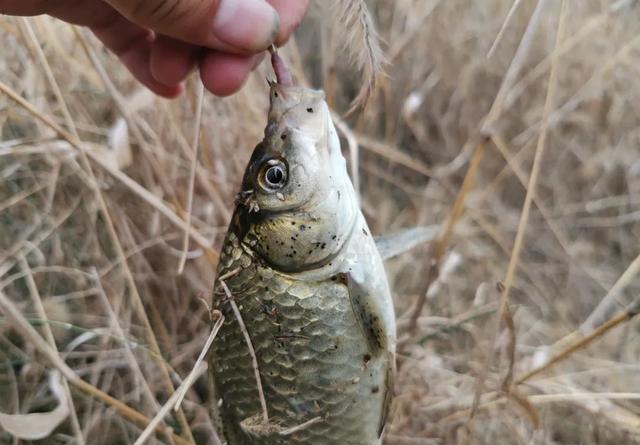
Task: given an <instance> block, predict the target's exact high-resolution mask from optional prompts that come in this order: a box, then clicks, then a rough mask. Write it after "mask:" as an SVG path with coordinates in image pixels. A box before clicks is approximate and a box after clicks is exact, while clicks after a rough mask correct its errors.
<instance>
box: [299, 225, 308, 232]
mask: <svg viewBox="0 0 640 445" xmlns="http://www.w3.org/2000/svg"><path fill="white" fill-rule="evenodd" d="M306 229H307V226H305V225H304V224H300V230H301V231H303V232H304V231H305V230H306Z"/></svg>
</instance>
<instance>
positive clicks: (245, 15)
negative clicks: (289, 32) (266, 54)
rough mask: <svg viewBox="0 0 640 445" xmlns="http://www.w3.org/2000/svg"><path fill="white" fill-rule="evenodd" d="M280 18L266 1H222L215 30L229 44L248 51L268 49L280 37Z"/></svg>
mask: <svg viewBox="0 0 640 445" xmlns="http://www.w3.org/2000/svg"><path fill="white" fill-rule="evenodd" d="M279 28H280V18H279V17H278V13H277V12H276V10H275V9H273V8H272V7H271V5H269V4H268V3H267V2H266V1H264V0H221V1H220V5H219V6H218V10H217V12H216V16H215V18H214V19H213V32H214V34H215V35H216V37H217V38H218V39H220V40H221V41H222V42H224V43H226V44H227V45H230V46H233V47H236V48H238V49H243V50H249V51H256V52H257V51H262V50H264V49H266V48H267V47H268V46H269V45H271V43H273V41H274V40H275V38H276V37H277V36H278V31H279Z"/></svg>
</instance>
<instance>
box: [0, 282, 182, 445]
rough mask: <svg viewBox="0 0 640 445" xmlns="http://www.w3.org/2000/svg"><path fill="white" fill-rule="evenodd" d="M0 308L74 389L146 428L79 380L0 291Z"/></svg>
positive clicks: (144, 420)
mask: <svg viewBox="0 0 640 445" xmlns="http://www.w3.org/2000/svg"><path fill="white" fill-rule="evenodd" d="M0 307H1V308H2V310H3V312H4V313H5V315H6V316H7V318H9V319H10V320H11V321H12V322H13V324H14V327H15V328H16V329H17V330H18V331H19V332H20V334H21V335H22V336H23V337H24V338H25V339H26V340H28V341H29V342H30V343H31V344H32V345H33V347H34V348H35V349H36V350H37V351H38V352H39V353H41V354H42V355H44V356H45V357H46V358H47V360H48V361H49V362H50V363H51V364H52V365H53V366H54V367H55V368H56V369H58V370H59V371H60V372H61V373H62V375H63V376H64V378H65V379H66V380H67V381H68V382H69V383H71V384H72V385H73V386H75V387H76V388H78V389H80V390H81V391H83V392H85V393H86V394H88V395H90V396H92V397H95V398H97V399H99V400H100V401H101V402H103V403H105V404H107V405H109V406H110V407H112V408H113V409H114V410H115V411H116V412H117V413H118V414H119V415H121V416H122V417H124V418H126V419H127V420H129V421H130V422H132V423H134V424H136V425H138V426H141V427H146V426H147V425H148V424H149V422H150V419H148V418H147V417H146V416H144V415H143V414H141V413H139V412H138V411H136V410H134V409H132V408H130V407H128V406H127V405H125V404H124V403H122V402H121V401H119V400H117V399H115V398H113V397H111V396H110V395H108V394H106V393H105V392H103V391H101V390H99V389H98V388H96V387H95V386H93V385H90V384H89V383H87V382H85V381H84V380H82V379H80V378H79V377H78V376H77V375H76V373H75V372H74V371H73V370H72V369H71V368H70V367H69V366H68V365H67V364H66V363H65V362H64V361H63V360H62V359H61V358H60V356H59V355H58V353H57V352H56V351H54V350H53V349H52V348H51V346H49V344H48V343H47V342H46V341H45V340H44V339H43V338H42V337H41V336H40V334H38V332H37V331H36V330H35V329H34V328H33V327H32V326H31V325H30V324H29V322H28V321H27V320H26V319H25V318H24V316H23V315H22V314H21V313H20V310H19V309H18V308H17V307H16V306H15V305H14V304H13V303H12V302H11V301H10V300H9V299H8V298H7V296H6V295H5V294H4V292H2V291H0ZM156 431H158V432H162V433H167V434H171V437H172V439H173V441H174V442H175V443H177V444H178V445H193V442H190V441H187V440H184V439H183V438H182V437H180V436H176V435H174V434H173V433H172V432H171V429H170V428H167V427H164V426H158V427H157V428H156Z"/></svg>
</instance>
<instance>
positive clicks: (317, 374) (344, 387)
mask: <svg viewBox="0 0 640 445" xmlns="http://www.w3.org/2000/svg"><path fill="white" fill-rule="evenodd" d="M226 242H227V244H229V245H230V246H232V248H229V247H228V246H225V248H224V253H223V255H222V257H221V258H220V261H221V264H224V265H225V266H224V267H222V268H221V269H220V271H219V274H220V275H221V276H222V275H224V274H226V273H228V272H231V271H234V270H236V269H237V268H240V271H239V272H238V273H237V274H236V275H233V276H231V277H230V278H228V279H227V280H225V284H226V285H227V286H228V287H229V290H230V291H231V293H232V295H233V296H234V300H235V302H236V304H237V305H238V307H239V308H240V312H241V314H242V318H243V321H244V322H245V324H251V326H252V330H251V332H249V336H250V338H251V341H252V343H253V347H254V349H255V353H256V356H257V358H258V368H259V370H260V374H261V378H262V386H263V390H264V393H265V399H266V402H267V407H268V411H269V416H270V421H271V422H272V423H274V424H276V425H279V426H281V427H283V428H291V427H295V426H297V425H299V424H302V423H303V422H305V421H308V420H310V419H312V418H314V417H316V415H318V414H321V413H322V414H323V415H324V418H325V419H324V420H323V421H322V422H321V423H318V424H316V425H311V426H309V427H307V428H304V429H302V430H301V431H299V432H298V433H295V434H293V435H291V436H280V435H279V434H278V433H272V434H269V435H265V436H264V437H257V436H255V435H252V434H251V433H250V432H245V431H243V430H242V428H241V427H239V425H240V423H241V422H242V421H243V420H245V419H247V418H250V417H252V416H255V415H256V414H260V413H261V412H262V411H261V405H260V400H259V398H258V388H257V384H256V380H255V376H254V372H253V366H252V362H251V355H250V352H249V348H248V346H247V344H246V342H245V340H244V337H243V334H242V331H241V330H240V327H239V325H238V322H237V321H236V319H235V316H234V314H233V311H232V309H231V305H230V304H229V302H228V301H227V300H226V298H225V295H224V291H223V289H222V288H221V287H220V286H218V287H217V288H216V290H215V295H216V297H217V298H216V302H215V304H214V308H215V309H218V310H219V311H221V312H222V314H223V315H224V316H225V320H226V321H225V323H224V324H223V326H222V328H221V329H220V331H219V333H218V337H217V339H216V341H215V342H214V344H213V347H212V353H211V359H210V360H211V366H212V367H214V368H215V369H216V373H215V386H216V397H217V398H221V399H222V404H224V403H225V400H233V409H225V408H226V407H223V409H221V410H220V411H221V413H222V414H221V419H220V420H221V423H222V424H221V427H222V430H223V431H224V434H225V435H228V436H229V437H234V438H236V442H233V444H234V445H235V444H236V443H237V444H247V445H249V444H251V445H253V444H274V445H276V444H298V443H300V444H303V443H304V444H314V445H323V444H327V445H329V444H339V443H340V444H347V445H348V444H361V443H374V442H375V441H376V440H377V438H376V437H375V436H373V437H370V438H369V439H368V440H369V442H363V441H366V440H367V439H366V435H367V434H369V435H372V433H375V429H372V428H371V427H370V424H372V423H376V422H378V420H379V416H380V414H379V404H380V403H379V401H378V400H376V399H371V398H370V397H364V398H363V397H360V393H361V392H363V391H369V392H371V391H372V390H379V388H380V381H381V373H382V372H383V365H384V364H383V363H382V361H380V360H378V361H376V360H371V359H369V360H367V355H368V349H367V345H366V342H365V341H364V339H363V337H362V333H361V332H360V330H359V328H358V326H357V324H356V321H355V318H354V314H353V310H352V308H351V304H350V302H349V298H348V295H347V294H346V292H347V289H346V286H345V285H344V284H342V283H337V282H334V281H328V282H318V283H307V284H306V285H305V286H304V287H305V289H306V290H305V291H304V292H300V291H296V292H295V293H294V292H291V291H290V289H291V290H294V289H296V288H299V287H300V286H301V284H300V283H296V282H295V281H292V280H291V279H290V278H288V277H287V276H286V275H282V274H279V273H277V272H275V271H273V270H272V269H271V268H269V267H265V266H259V265H258V264H257V261H256V259H255V258H252V255H251V254H249V253H247V252H244V253H243V254H241V255H240V256H239V257H237V255H235V252H237V250H238V247H239V242H238V239H237V237H236V236H235V235H231V236H229V237H228V239H227V241H226ZM247 280H250V281H251V282H252V289H254V291H253V292H251V293H246V291H247V289H246V287H247V286H246V284H247ZM258 290H260V291H259V293H260V298H255V294H257V293H258ZM264 302H268V305H265V303H264ZM287 336H288V338H287ZM221 357H224V359H220V358H221ZM241 388H242V390H241ZM247 388H250V390H247ZM363 412H365V413H366V412H369V413H371V415H370V416H362V413H363ZM363 435H364V436H363Z"/></svg>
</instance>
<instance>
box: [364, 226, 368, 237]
mask: <svg viewBox="0 0 640 445" xmlns="http://www.w3.org/2000/svg"><path fill="white" fill-rule="evenodd" d="M362 233H364V236H369V233H368V232H367V230H366V229H365V228H364V227H363V228H362Z"/></svg>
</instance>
